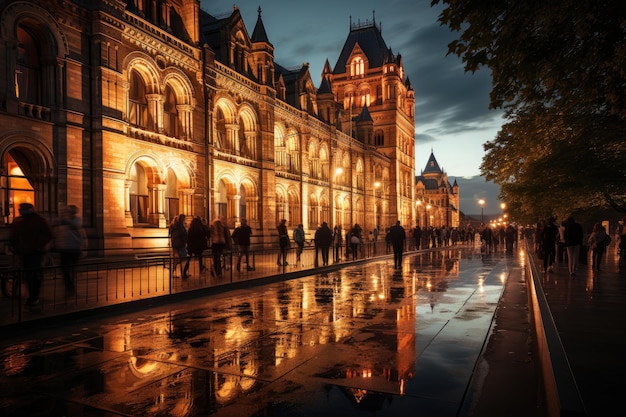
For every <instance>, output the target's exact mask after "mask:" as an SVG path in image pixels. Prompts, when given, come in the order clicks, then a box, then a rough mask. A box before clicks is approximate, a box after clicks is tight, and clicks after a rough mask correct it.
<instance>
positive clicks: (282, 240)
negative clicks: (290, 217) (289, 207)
mask: <svg viewBox="0 0 626 417" xmlns="http://www.w3.org/2000/svg"><path fill="white" fill-rule="evenodd" d="M276 230H278V247H279V250H278V258H277V259H276V264H277V265H278V266H287V265H289V264H288V263H287V250H289V231H288V230H287V220H285V219H282V220H281V221H280V224H279V225H278V226H276Z"/></svg>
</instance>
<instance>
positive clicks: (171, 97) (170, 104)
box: [163, 85, 180, 137]
mask: <svg viewBox="0 0 626 417" xmlns="http://www.w3.org/2000/svg"><path fill="white" fill-rule="evenodd" d="M176 106H177V103H176V95H175V94H174V90H173V89H172V87H171V86H170V85H166V86H165V101H164V102H163V130H164V131H165V134H166V135H168V136H173V137H178V136H180V124H179V118H178V109H177V107H176Z"/></svg>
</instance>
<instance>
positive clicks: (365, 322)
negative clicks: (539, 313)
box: [0, 246, 519, 417]
mask: <svg viewBox="0 0 626 417" xmlns="http://www.w3.org/2000/svg"><path fill="white" fill-rule="evenodd" d="M518 266H519V265H517V259H514V258H513V257H512V256H505V255H504V254H493V255H490V256H487V257H485V258H481V257H480V255H477V254H475V253H474V252H473V250H472V249H470V248H466V247H460V246H459V247H455V249H454V250H452V249H448V250H443V251H431V252H425V253H422V254H415V255H411V256H406V257H405V263H404V266H403V269H402V271H395V270H394V269H393V263H392V260H390V259H384V260H380V261H375V262H370V263H366V264H361V265H350V266H347V267H346V268H344V269H340V270H336V271H333V272H327V273H321V274H317V275H311V276H308V277H305V278H299V279H293V280H289V281H284V282H280V283H275V284H269V285H262V286H255V287H251V288H249V289H247V290H235V291H232V292H227V293H223V294H220V295H213V296H208V297H203V298H201V299H200V298H198V299H194V300H192V301H187V302H185V303H180V304H174V305H167V306H164V307H162V308H153V309H151V310H149V311H147V310H144V311H141V312H138V313H136V314H132V315H126V316H124V317H121V318H110V317H109V318H108V319H107V320H106V321H105V322H103V321H102V320H99V321H95V320H94V321H89V322H88V324H87V325H86V324H85V323H83V324H82V327H81V328H80V329H78V330H76V329H71V328H69V327H68V328H63V329H54V331H51V332H50V333H51V334H47V333H48V332H47V331H46V330H45V329H42V330H41V332H40V333H39V334H37V335H33V338H31V339H24V340H3V342H2V344H1V346H2V351H1V359H2V368H3V369H2V371H3V372H2V376H1V377H0V380H1V381H2V387H3V389H2V393H1V394H0V412H1V413H2V415H33V416H37V415H45V416H56V415H67V416H144V415H145V416H198V415H213V416H238V417H245V416H358V415H372V413H374V412H375V413H376V415H377V416H387V415H388V416H400V415H409V414H410V415H419V416H431V415H432V416H455V415H456V414H457V411H458V410H459V407H460V405H461V403H462V401H463V397H464V393H465V391H466V389H467V385H468V382H469V380H470V377H471V375H472V371H473V368H474V365H475V363H476V361H477V359H478V356H479V354H480V351H481V348H482V346H483V343H484V342H485V339H486V337H487V336H488V333H489V329H490V325H491V321H492V319H493V315H494V311H495V308H496V305H497V303H498V300H499V297H500V295H501V293H502V289H503V285H504V281H505V280H506V279H507V277H508V276H509V274H510V273H511V270H512V269H513V268H515V267H518Z"/></svg>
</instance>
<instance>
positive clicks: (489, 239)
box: [480, 226, 493, 255]
mask: <svg viewBox="0 0 626 417" xmlns="http://www.w3.org/2000/svg"><path fill="white" fill-rule="evenodd" d="M480 240H481V242H482V244H483V245H484V247H485V251H484V254H485V255H489V254H491V250H492V246H493V230H492V229H491V227H489V226H485V228H484V229H483V231H482V232H480Z"/></svg>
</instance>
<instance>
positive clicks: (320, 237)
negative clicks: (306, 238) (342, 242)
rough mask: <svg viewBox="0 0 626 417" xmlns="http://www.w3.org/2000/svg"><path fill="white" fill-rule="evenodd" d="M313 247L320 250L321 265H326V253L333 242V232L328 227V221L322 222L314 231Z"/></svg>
mask: <svg viewBox="0 0 626 417" xmlns="http://www.w3.org/2000/svg"><path fill="white" fill-rule="evenodd" d="M314 239H315V247H316V248H319V250H320V251H321V252H322V265H323V266H326V265H328V253H329V251H330V247H331V245H332V244H333V232H332V231H331V230H330V227H328V223H326V222H322V227H320V228H319V229H317V231H316V232H315V237H314Z"/></svg>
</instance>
